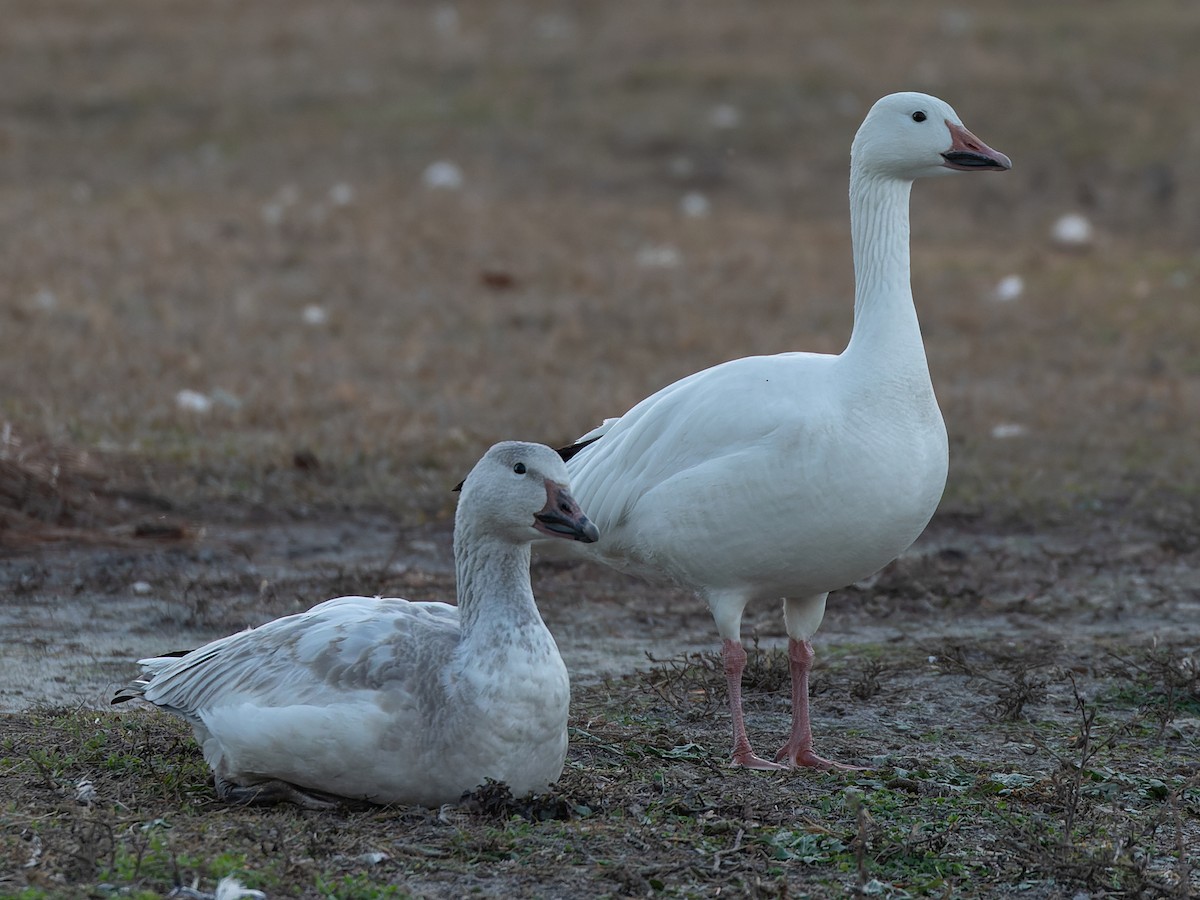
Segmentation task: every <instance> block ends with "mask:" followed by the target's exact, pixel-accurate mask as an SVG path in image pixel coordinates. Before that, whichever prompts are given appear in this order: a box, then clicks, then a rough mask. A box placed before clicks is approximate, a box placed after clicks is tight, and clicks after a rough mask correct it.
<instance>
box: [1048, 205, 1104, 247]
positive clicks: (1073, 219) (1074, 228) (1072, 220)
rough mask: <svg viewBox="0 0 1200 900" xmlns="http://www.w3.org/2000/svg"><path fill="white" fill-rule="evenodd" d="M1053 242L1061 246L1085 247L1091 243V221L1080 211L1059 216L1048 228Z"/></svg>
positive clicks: (1092, 235) (1092, 234)
mask: <svg viewBox="0 0 1200 900" xmlns="http://www.w3.org/2000/svg"><path fill="white" fill-rule="evenodd" d="M1050 236H1051V237H1052V238H1053V239H1054V242H1055V243H1056V244H1058V245H1060V246H1062V247H1087V246H1088V245H1090V244H1091V243H1092V239H1093V237H1094V231H1093V229H1092V223H1091V222H1090V221H1088V218H1087V216H1085V215H1083V214H1082V213H1067V214H1066V215H1065V216H1060V217H1059V218H1058V221H1056V222H1055V223H1054V227H1053V228H1052V229H1051V230H1050Z"/></svg>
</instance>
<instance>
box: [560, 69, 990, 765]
mask: <svg viewBox="0 0 1200 900" xmlns="http://www.w3.org/2000/svg"><path fill="white" fill-rule="evenodd" d="M1011 165H1012V164H1011V163H1010V162H1009V160H1008V157H1006V156H1004V155H1003V154H1001V153H997V152H996V151H995V150H992V149H991V148H990V147H988V146H987V145H986V144H984V143H983V142H982V141H980V140H979V139H978V138H976V137H975V136H974V135H972V134H971V132H969V131H967V129H966V128H964V127H963V125H962V122H961V120H960V119H959V117H958V116H957V115H956V114H955V112H954V110H953V109H951V108H950V106H949V105H948V104H946V103H944V102H943V101H941V100H938V99H937V98H935V97H930V96H927V95H925V94H917V93H901V94H892V95H890V96H887V97H884V98H883V99H881V100H880V101H878V102H877V103H876V104H875V105H874V106H873V107H872V108H871V111H870V112H869V113H868V114H867V117H866V120H865V121H864V122H863V124H862V127H860V128H859V130H858V134H857V135H856V136H855V138H854V144H853V146H852V148H851V153H850V224H851V234H852V237H853V244H854V276H855V298H854V328H853V332H852V334H851V336H850V342H849V344H848V345H847V346H846V349H845V350H844V351H842V353H840V354H838V355H827V354H816V353H783V354H780V355H778V356H755V357H748V358H745V359H737V360H733V361H731V362H727V363H724V364H722V365H718V366H715V367H713V368H711V369H706V370H704V371H702V372H698V373H696V374H694V375H691V376H689V377H687V378H684V379H682V380H681V381H678V382H676V383H675V384H672V385H670V386H668V387H666V388H663V389H662V390H661V391H659V392H658V393H656V394H653V395H651V396H650V397H647V398H646V399H645V400H643V401H642V402H641V403H639V404H637V405H636V406H635V407H633V409H631V410H630V411H629V412H627V413H626V414H625V415H623V416H621V417H620V418H616V419H609V420H608V421H606V422H605V423H604V424H603V425H601V426H600V427H599V428H597V429H595V430H594V431H592V432H589V433H588V434H586V435H584V436H583V437H582V438H580V439H579V441H578V442H577V443H576V444H575V445H573V446H572V447H568V448H565V449H564V450H562V451H560V452H561V453H562V454H563V457H564V458H565V459H566V460H567V469H568V471H569V472H570V473H571V483H572V485H573V489H574V491H575V496H576V497H578V498H579V502H580V503H582V504H583V506H584V508H586V509H587V510H588V514H589V515H590V516H591V517H592V519H593V520H594V521H595V522H596V524H597V527H598V528H599V529H600V534H601V539H600V541H599V542H597V543H595V544H593V545H591V546H589V547H587V548H584V549H585V550H586V551H587V555H588V556H591V557H593V558H596V559H599V560H601V561H603V562H606V563H608V564H610V565H612V566H614V567H616V568H619V569H622V570H624V571H628V572H632V573H637V574H640V575H643V576H649V577H652V578H653V577H657V578H660V579H664V578H665V579H667V580H669V581H672V582H674V583H676V584H678V585H681V586H683V587H685V588H688V589H691V590H694V591H696V592H697V593H699V594H700V596H701V597H703V598H704V599H705V600H706V601H707V603H708V606H709V609H710V610H711V611H712V615H713V618H714V619H715V620H716V625H717V630H718V632H719V633H720V635H721V637H722V638H723V639H724V643H723V645H722V651H721V654H722V658H723V661H724V667H725V674H726V677H727V679H728V685H729V703H730V707H731V712H732V717H733V760H732V761H733V763H734V764H735V765H741V766H749V767H753V768H764V769H770V768H782V767H788V766H815V767H818V768H829V767H831V766H834V765H837V764H835V763H832V762H830V761H829V760H826V759H822V758H821V757H819V756H817V755H816V754H815V753H814V752H813V749H812V729H811V726H810V723H809V713H808V673H809V669H810V668H811V666H812V660H813V650H812V644H811V643H810V639H811V638H812V636H813V634H814V633H815V632H816V630H817V628H818V627H819V626H820V624H821V619H822V618H823V616H824V614H825V601H826V597H827V595H828V593H829V592H830V591H832V590H834V589H836V588H839V587H843V586H845V585H847V584H851V583H853V582H855V581H857V580H859V579H861V578H864V577H866V576H867V575H870V574H871V573H873V572H875V571H877V570H878V569H880V568H882V567H883V566H884V565H886V564H887V563H888V562H890V561H891V560H893V559H894V558H896V557H897V556H898V555H899V554H900V553H901V552H902V551H903V550H904V549H905V548H906V547H908V546H909V545H910V544H911V543H912V542H913V541H914V540H916V538H917V536H918V535H919V534H920V533H921V531H922V530H923V529H924V528H925V525H926V524H927V523H928V522H929V519H930V518H931V516H932V515H933V512H934V509H935V507H936V506H937V504H938V501H939V499H940V498H941V495H942V489H943V487H944V486H945V482H946V467H947V447H946V429H945V425H944V424H943V422H942V416H941V411H940V410H939V409H938V405H937V400H936V398H935V397H934V393H933V386H932V384H931V382H930V378H929V369H928V366H927V364H926V361H925V348H924V345H923V344H922V342H921V331H920V327H919V325H918V323H917V315H916V310H915V309H914V307H913V298H912V290H911V288H910V285H909V224H908V201H909V193H910V190H911V187H912V182H913V180H914V179H916V178H922V177H925V176H930V175H941V174H943V173H947V172H951V171H966V172H974V171H988V170H997V169H1008V168H1010V167H1011ZM777 597H783V598H784V604H783V613H784V621H785V623H786V626H787V633H788V635H789V638H790V640H789V642H788V654H789V662H790V671H791V677H792V730H791V735H790V737H789V738H788V740H787V742H786V743H785V744H784V745H783V748H782V749H781V750H780V751H779V752H778V753H777V754H776V756H775V762H774V763H772V762H770V761H768V760H765V759H760V758H759V757H757V756H756V755H755V754H754V752H753V750H752V749H751V746H750V742H749V740H748V739H747V737H746V729H745V724H744V721H743V716H742V702H741V678H742V670H743V667H744V665H745V661H746V653H745V650H744V649H743V648H742V644H741V635H740V631H741V620H742V613H743V611H744V610H745V607H746V604H747V603H748V602H750V601H751V600H756V599H767V598H777Z"/></svg>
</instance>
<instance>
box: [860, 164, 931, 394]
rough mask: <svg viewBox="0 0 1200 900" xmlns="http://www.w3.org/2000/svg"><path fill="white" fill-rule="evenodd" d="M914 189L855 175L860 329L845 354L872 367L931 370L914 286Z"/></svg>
mask: <svg viewBox="0 0 1200 900" xmlns="http://www.w3.org/2000/svg"><path fill="white" fill-rule="evenodd" d="M911 189H912V182H910V181H902V180H898V179H896V178H888V177H882V176H879V175H871V174H867V173H864V172H862V171H861V170H857V169H855V170H854V171H852V172H851V173H850V233H851V237H852V239H853V243H854V330H853V332H852V333H851V335H850V343H849V345H848V346H847V347H846V352H845V355H846V356H847V357H850V358H864V362H866V364H867V365H875V366H878V365H880V364H881V363H883V362H884V361H888V362H891V363H893V364H902V363H904V362H907V363H909V364H912V365H916V366H919V367H920V368H921V369H925V370H926V371H927V367H926V363H925V348H924V345H923V344H922V342H921V328H920V324H919V323H918V322H917V311H916V309H915V308H914V306H913V298H912V286H911V284H910V282H909V255H908V243H909V239H908V199H909V194H910V192H911Z"/></svg>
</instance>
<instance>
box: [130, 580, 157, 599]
mask: <svg viewBox="0 0 1200 900" xmlns="http://www.w3.org/2000/svg"><path fill="white" fill-rule="evenodd" d="M129 590H131V591H133V592H134V593H135V594H137V595H138V596H139V597H145V596H146V595H147V594H149V593H150V592H151V591H152V590H154V588H153V586H152V585H151V584H150V582H148V581H135V582H134V583H133V584H131V585H130V586H129Z"/></svg>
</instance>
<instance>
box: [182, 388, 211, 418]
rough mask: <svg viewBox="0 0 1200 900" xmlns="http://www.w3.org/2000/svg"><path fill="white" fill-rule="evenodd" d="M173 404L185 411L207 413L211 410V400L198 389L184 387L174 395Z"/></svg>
mask: <svg viewBox="0 0 1200 900" xmlns="http://www.w3.org/2000/svg"><path fill="white" fill-rule="evenodd" d="M175 405H176V406H177V407H179V408H180V409H182V410H184V411H185V412H193V413H201V414H203V413H207V412H211V411H212V405H213V404H212V400H210V399H209V398H208V397H207V396H206V395H204V394H202V393H200V392H199V391H193V390H191V389H189V388H184V389H183V390H182V391H180V392H179V393H178V394H176V395H175Z"/></svg>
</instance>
